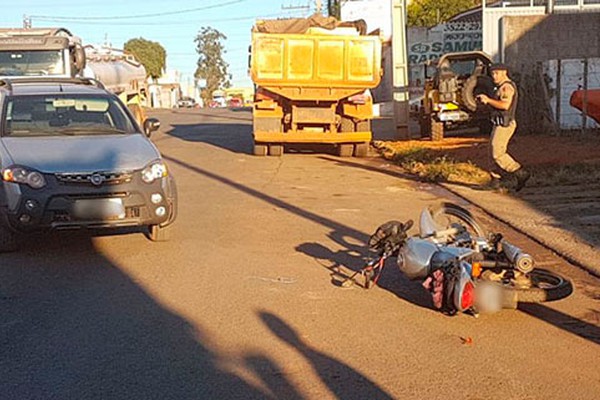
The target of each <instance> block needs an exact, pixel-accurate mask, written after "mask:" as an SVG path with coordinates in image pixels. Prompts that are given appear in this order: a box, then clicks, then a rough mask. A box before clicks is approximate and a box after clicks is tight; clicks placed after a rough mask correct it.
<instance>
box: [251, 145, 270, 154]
mask: <svg viewBox="0 0 600 400" xmlns="http://www.w3.org/2000/svg"><path fill="white" fill-rule="evenodd" d="M268 149H269V148H268V147H267V145H266V144H262V143H260V144H259V143H255V144H254V155H255V156H260V157H264V156H266V155H267V153H268Z"/></svg>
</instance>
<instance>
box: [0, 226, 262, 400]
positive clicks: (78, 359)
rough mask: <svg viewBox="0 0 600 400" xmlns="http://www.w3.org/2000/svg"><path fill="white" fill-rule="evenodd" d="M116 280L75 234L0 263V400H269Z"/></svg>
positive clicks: (29, 242) (144, 295)
mask: <svg viewBox="0 0 600 400" xmlns="http://www.w3.org/2000/svg"><path fill="white" fill-rule="evenodd" d="M124 271H126V269H125V268H122V267H121V266H120V265H119V264H117V263H115V262H113V261H111V260H110V258H109V257H107V256H105V255H104V254H103V252H102V250H100V249H99V248H97V247H96V246H95V244H94V241H93V240H92V237H91V236H89V235H86V234H83V233H77V234H74V233H69V234H56V235H52V234H48V235H46V236H44V237H41V236H33V235H32V236H31V237H28V238H26V239H25V240H24V241H23V243H22V249H21V251H19V252H16V253H10V254H1V255H0V315H1V316H2V317H1V319H0V353H1V354H2V356H1V357H0V376H1V377H2V378H1V379H0V393H2V395H1V397H2V399H33V398H45V399H86V400H90V399H117V400H118V399H127V400H136V399H236V398H237V399H250V398H254V399H264V398H272V397H271V396H270V395H269V394H268V393H264V392H263V391H262V390H260V389H259V388H256V387H253V386H252V385H250V384H249V383H247V382H246V381H245V380H244V379H243V378H242V377H240V376H238V375H237V374H235V373H233V372H231V371H228V370H225V369H224V368H222V367H221V365H222V362H221V359H222V355H221V354H219V352H217V351H216V350H215V349H213V348H211V347H210V346H209V345H208V344H207V343H208V342H209V341H214V338H212V337H208V336H207V334H206V332H205V331H204V329H203V328H202V327H201V326H198V324H192V323H190V322H189V321H188V320H187V319H185V318H183V317H181V316H180V315H178V314H177V313H174V312H173V311H172V310H171V309H169V308H167V307H165V306H163V305H162V304H161V303H160V302H159V301H157V300H156V299H155V298H154V297H153V296H152V294H151V293H150V292H149V291H148V290H146V289H145V288H143V287H142V286H141V285H139V284H138V283H137V282H136V280H134V279H132V278H131V277H130V276H129V275H128V274H127V273H125V272H124ZM198 306H199V307H202V304H199V305H198Z"/></svg>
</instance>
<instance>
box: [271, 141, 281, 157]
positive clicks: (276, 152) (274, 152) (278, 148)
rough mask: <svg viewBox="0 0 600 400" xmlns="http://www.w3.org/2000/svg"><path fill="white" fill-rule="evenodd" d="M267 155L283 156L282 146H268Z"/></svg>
mask: <svg viewBox="0 0 600 400" xmlns="http://www.w3.org/2000/svg"><path fill="white" fill-rule="evenodd" d="M269 155H270V156H274V157H281V156H282V155H283V145H281V144H270V145H269Z"/></svg>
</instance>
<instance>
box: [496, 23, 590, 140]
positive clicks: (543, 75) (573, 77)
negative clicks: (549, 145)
mask: <svg viewBox="0 0 600 400" xmlns="http://www.w3.org/2000/svg"><path fill="white" fill-rule="evenodd" d="M500 32H501V35H500V40H501V42H502V46H501V47H502V51H503V54H504V62H505V63H506V64H508V65H509V66H510V67H511V76H512V77H513V79H514V80H515V81H516V82H517V84H518V86H519V93H520V95H521V97H520V104H519V107H518V110H517V120H518V122H519V127H520V128H519V130H520V131H523V132H526V133H542V132H557V131H558V130H560V129H578V128H583V127H587V128H592V129H593V128H596V127H597V125H595V124H593V123H587V122H584V121H585V118H582V117H581V112H580V111H579V110H577V109H575V108H573V107H571V106H570V105H569V104H568V101H569V98H570V96H571V94H572V93H573V91H574V90H577V89H578V88H579V89H582V88H583V89H584V88H585V84H584V83H586V82H587V88H589V89H592V88H595V87H597V86H595V85H596V84H597V83H596V78H595V75H596V73H595V70H596V69H597V68H598V65H597V60H596V59H597V58H598V57H600V13H591V12H589V13H588V12H581V13H571V14H546V15H528V16H525V15H523V16H504V17H502V18H501V19H500ZM558 60H560V63H561V65H563V66H564V68H563V69H562V70H560V69H559V71H560V72H558V71H557V68H556V65H557V62H558ZM583 60H588V61H587V62H588V64H589V67H590V68H589V71H588V75H587V77H586V78H585V79H584V76H583V69H582V68H579V67H578V68H575V66H576V65H578V66H581V65H583ZM563 61H564V62H563ZM558 75H560V76H558ZM558 86H560V87H558Z"/></svg>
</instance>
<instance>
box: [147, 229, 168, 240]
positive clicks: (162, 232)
mask: <svg viewBox="0 0 600 400" xmlns="http://www.w3.org/2000/svg"><path fill="white" fill-rule="evenodd" d="M146 236H147V237H148V239H150V241H152V242H166V241H168V240H169V239H170V238H171V229H170V226H160V225H150V226H149V227H148V233H147V235H146Z"/></svg>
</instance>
